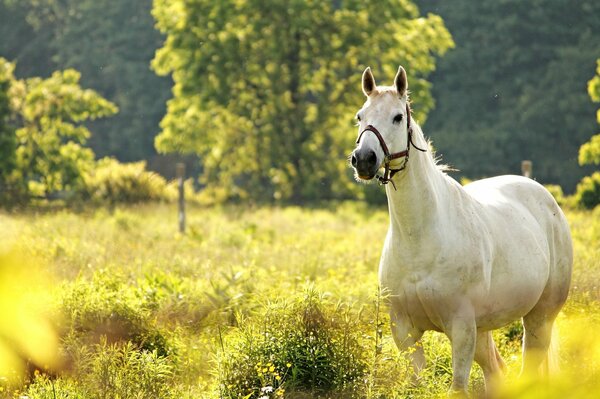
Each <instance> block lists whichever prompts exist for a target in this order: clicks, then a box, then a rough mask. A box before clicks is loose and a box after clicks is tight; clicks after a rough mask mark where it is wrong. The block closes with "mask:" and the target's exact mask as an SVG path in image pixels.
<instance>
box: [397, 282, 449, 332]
mask: <svg viewBox="0 0 600 399" xmlns="http://www.w3.org/2000/svg"><path fill="white" fill-rule="evenodd" d="M421 285H422V283H420V284H419V283H415V282H414V281H404V282H403V283H401V284H399V285H396V286H395V287H394V288H391V289H390V290H389V292H388V293H387V297H388V299H389V301H390V305H391V311H393V312H395V314H396V317H397V318H400V319H404V320H405V321H407V322H408V323H409V324H410V325H411V326H412V327H414V328H416V329H418V330H421V331H427V330H434V331H442V328H441V326H440V325H439V323H438V320H437V317H432V313H431V304H430V303H427V302H424V301H423V298H422V296H421V295H420V294H419V291H421Z"/></svg>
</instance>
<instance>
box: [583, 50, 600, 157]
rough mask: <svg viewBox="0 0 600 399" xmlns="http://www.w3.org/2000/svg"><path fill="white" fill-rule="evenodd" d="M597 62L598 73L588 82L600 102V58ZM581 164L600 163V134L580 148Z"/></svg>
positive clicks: (591, 94) (594, 97)
mask: <svg viewBox="0 0 600 399" xmlns="http://www.w3.org/2000/svg"><path fill="white" fill-rule="evenodd" d="M596 63H597V67H596V75H595V76H594V77H593V78H592V79H591V80H590V81H589V82H588V94H589V95H590V98H591V99H592V101H594V102H600V59H599V60H597V61H596ZM596 120H597V121H598V123H599V124H600V109H598V110H597V111H596ZM579 164H580V165H585V164H596V165H600V134H597V135H595V136H592V138H591V139H590V141H588V142H587V143H584V144H583V145H582V146H581V148H579Z"/></svg>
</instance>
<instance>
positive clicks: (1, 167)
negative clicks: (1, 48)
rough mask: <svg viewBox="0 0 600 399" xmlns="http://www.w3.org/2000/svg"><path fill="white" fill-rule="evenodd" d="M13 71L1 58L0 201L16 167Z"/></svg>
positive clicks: (5, 194)
mask: <svg viewBox="0 0 600 399" xmlns="http://www.w3.org/2000/svg"><path fill="white" fill-rule="evenodd" d="M13 70H14V65H13V64H11V63H10V62H8V61H7V60H5V59H4V58H2V57H0V201H2V200H3V199H4V198H6V196H7V195H8V193H7V191H8V186H9V184H10V181H9V178H10V177H11V175H12V172H13V171H14V169H15V167H16V149H17V138H16V136H15V129H14V127H13V126H12V124H11V119H12V118H11V117H12V111H11V108H10V88H11V86H12V85H13V83H14V80H15V78H14V76H13Z"/></svg>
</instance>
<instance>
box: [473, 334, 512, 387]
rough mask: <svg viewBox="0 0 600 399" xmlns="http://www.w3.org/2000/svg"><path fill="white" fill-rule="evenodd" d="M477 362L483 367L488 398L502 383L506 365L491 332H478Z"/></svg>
mask: <svg viewBox="0 0 600 399" xmlns="http://www.w3.org/2000/svg"><path fill="white" fill-rule="evenodd" d="M475 361H476V362H477V364H479V365H480V366H481V369H482V370H483V376H484V378H485V389H486V393H487V397H489V396H490V393H493V392H495V391H497V387H498V386H499V384H500V382H501V381H502V377H503V375H504V370H505V369H506V365H505V364H504V361H503V360H502V357H501V356H500V353H498V349H497V348H496V344H495V343H494V340H493V338H492V332H491V331H479V332H477V343H476V346H475Z"/></svg>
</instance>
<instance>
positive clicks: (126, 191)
mask: <svg viewBox="0 0 600 399" xmlns="http://www.w3.org/2000/svg"><path fill="white" fill-rule="evenodd" d="M85 186H86V189H85V190H86V192H85V196H87V197H89V198H91V199H92V201H94V202H97V203H106V202H108V203H111V204H114V203H139V202H145V201H168V200H173V199H174V198H176V195H177V191H176V189H175V187H173V186H172V185H169V184H167V181H166V180H165V179H164V178H163V177H162V176H160V175H158V174H156V173H154V172H151V171H148V170H146V162H145V161H140V162H133V163H120V162H119V161H117V160H116V159H113V158H103V159H101V160H99V161H98V162H97V165H96V167H95V169H94V170H93V171H92V172H91V173H89V174H88V175H87V176H85Z"/></svg>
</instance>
